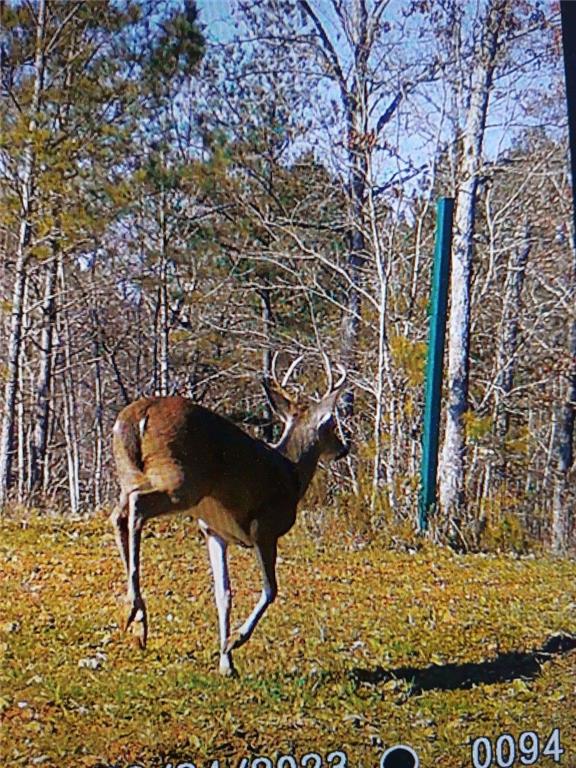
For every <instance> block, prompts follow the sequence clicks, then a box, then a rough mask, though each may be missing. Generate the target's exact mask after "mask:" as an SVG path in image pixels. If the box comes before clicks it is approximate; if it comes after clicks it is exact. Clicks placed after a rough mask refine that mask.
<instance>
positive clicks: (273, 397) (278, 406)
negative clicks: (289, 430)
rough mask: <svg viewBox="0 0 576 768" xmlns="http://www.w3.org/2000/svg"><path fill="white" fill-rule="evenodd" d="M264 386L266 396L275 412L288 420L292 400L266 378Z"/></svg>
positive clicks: (284, 419)
mask: <svg viewBox="0 0 576 768" xmlns="http://www.w3.org/2000/svg"><path fill="white" fill-rule="evenodd" d="M262 386H263V387H264V392H266V397H267V398H268V402H269V403H270V407H271V408H272V410H273V411H274V413H275V414H276V415H277V416H278V417H279V418H280V419H282V421H288V419H289V417H290V411H291V405H292V404H291V402H290V400H289V399H288V398H287V397H286V395H284V394H283V393H282V392H280V391H279V390H278V389H276V388H275V387H274V386H272V385H270V384H269V383H268V382H267V381H266V380H264V381H263V382H262Z"/></svg>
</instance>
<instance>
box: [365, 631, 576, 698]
mask: <svg viewBox="0 0 576 768" xmlns="http://www.w3.org/2000/svg"><path fill="white" fill-rule="evenodd" d="M575 648H576V636H573V635H553V636H552V637H550V638H548V640H547V641H546V642H545V643H544V645H543V646H542V648H539V649H538V650H534V651H529V652H524V653H521V652H519V651H513V652H510V653H501V654H499V655H498V656H497V657H496V658H495V659H492V660H491V661H482V662H478V663H468V664H432V665H430V666H429V667H398V668H397V669H384V668H383V667H376V668H375V669H361V668H358V667H355V668H354V669H352V670H351V672H350V677H351V678H352V680H354V681H355V682H357V683H370V684H372V685H377V684H378V683H385V682H388V681H389V680H405V681H406V682H408V683H410V685H411V687H410V695H412V696H415V695H417V694H419V693H422V692H423V691H430V690H433V689H436V690H442V691H453V690H456V689H466V688H472V686H474V685H482V684H491V683H507V682H512V681H513V680H517V679H522V680H533V679H534V678H536V677H537V676H538V675H539V673H540V667H541V665H542V664H543V663H544V662H546V661H549V660H550V659H551V658H553V657H554V656H557V655H560V654H563V653H568V652H569V651H572V650H574V649H575Z"/></svg>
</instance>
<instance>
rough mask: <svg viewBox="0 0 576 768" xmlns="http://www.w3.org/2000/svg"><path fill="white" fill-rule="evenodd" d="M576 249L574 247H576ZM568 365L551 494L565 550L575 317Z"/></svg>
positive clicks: (575, 386) (575, 393) (558, 548)
mask: <svg viewBox="0 0 576 768" xmlns="http://www.w3.org/2000/svg"><path fill="white" fill-rule="evenodd" d="M575 253H576V249H575ZM570 293H571V295H572V296H574V295H575V294H576V264H575V265H574V267H573V271H572V276H571V286H570ZM568 356H569V360H570V367H569V369H568V375H567V385H566V398H565V400H564V402H563V403H562V404H561V405H560V407H559V408H558V410H557V415H556V432H555V441H554V442H555V444H554V453H555V454H556V473H555V477H554V493H553V498H552V543H551V546H552V551H553V552H555V553H556V554H560V553H562V552H564V551H565V550H566V547H567V544H568V539H569V534H570V532H571V527H572V520H573V512H572V509H573V504H574V497H573V495H572V496H570V494H568V493H567V491H568V472H569V471H570V469H571V468H572V465H573V463H574V448H573V443H574V419H575V409H576V320H575V319H573V320H572V322H571V324H570V331H569V337H568Z"/></svg>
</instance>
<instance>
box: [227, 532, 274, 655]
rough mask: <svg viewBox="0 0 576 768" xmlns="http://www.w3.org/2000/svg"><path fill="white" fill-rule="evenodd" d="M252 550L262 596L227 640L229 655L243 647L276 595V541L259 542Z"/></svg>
mask: <svg viewBox="0 0 576 768" xmlns="http://www.w3.org/2000/svg"><path fill="white" fill-rule="evenodd" d="M254 550H255V552H256V559H257V560H258V563H259V565H260V569H261V571H262V595H261V597H260V600H258V602H257V604H256V607H255V608H254V610H253V611H252V613H251V614H250V616H248V618H247V619H246V621H245V622H244V624H242V626H241V627H239V629H237V630H236V631H235V632H234V633H233V634H232V635H230V637H229V638H228V642H227V643H226V652H227V653H230V651H232V650H233V649H234V648H240V646H241V645H244V643H245V642H246V641H247V640H249V639H250V637H251V636H252V633H253V632H254V630H255V629H256V625H257V624H258V622H259V621H260V619H261V618H262V616H263V615H264V613H265V611H266V609H267V608H268V606H269V605H270V603H272V602H274V600H275V599H276V595H277V594H278V586H277V583H276V550H277V547H276V540H271V541H266V542H259V543H258V544H255V545H254Z"/></svg>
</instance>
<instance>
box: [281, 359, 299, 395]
mask: <svg viewBox="0 0 576 768" xmlns="http://www.w3.org/2000/svg"><path fill="white" fill-rule="evenodd" d="M303 357H304V355H300V356H299V357H297V358H296V360H294V361H293V362H292V363H291V364H290V367H289V368H288V370H287V371H286V373H285V374H284V378H283V379H282V388H284V387H285V386H286V384H287V383H288V380H289V379H290V376H291V375H292V374H293V373H294V369H295V368H296V366H297V365H298V363H300V361H301V360H302V359H303Z"/></svg>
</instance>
